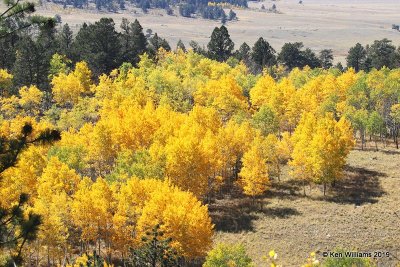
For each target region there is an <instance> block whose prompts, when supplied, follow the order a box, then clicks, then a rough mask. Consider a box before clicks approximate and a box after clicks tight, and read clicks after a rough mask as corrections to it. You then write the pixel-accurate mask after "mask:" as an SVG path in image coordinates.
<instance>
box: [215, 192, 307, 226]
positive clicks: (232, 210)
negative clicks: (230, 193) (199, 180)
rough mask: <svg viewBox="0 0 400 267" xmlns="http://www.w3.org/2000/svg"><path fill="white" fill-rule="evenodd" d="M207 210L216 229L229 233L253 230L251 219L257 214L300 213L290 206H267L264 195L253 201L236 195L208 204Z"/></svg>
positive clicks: (294, 214) (269, 215) (274, 216)
mask: <svg viewBox="0 0 400 267" xmlns="http://www.w3.org/2000/svg"><path fill="white" fill-rule="evenodd" d="M209 212H210V215H211V218H212V221H213V223H214V224H215V228H216V230H217V231H223V232H230V233H237V232H241V231H254V227H253V221H254V220H257V219H258V218H259V216H263V217H273V218H282V219H286V218H289V217H291V216H296V215H300V214H301V213H300V212H298V211H297V210H296V209H294V208H290V207H269V206H268V203H267V201H265V199H264V196H262V197H261V198H260V199H256V200H255V201H253V200H252V199H250V198H248V197H246V196H240V197H238V196H236V195H235V197H234V198H230V199H220V200H217V201H216V202H214V203H213V204H210V205H209Z"/></svg>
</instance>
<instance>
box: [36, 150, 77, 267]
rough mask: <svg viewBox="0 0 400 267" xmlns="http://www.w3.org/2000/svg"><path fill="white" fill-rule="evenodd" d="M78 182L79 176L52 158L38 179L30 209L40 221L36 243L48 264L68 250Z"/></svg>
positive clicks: (63, 255) (57, 259) (58, 258)
mask: <svg viewBox="0 0 400 267" xmlns="http://www.w3.org/2000/svg"><path fill="white" fill-rule="evenodd" d="M79 181H80V176H79V175H78V174H76V172H75V171H74V170H71V169H70V168H69V167H68V166H67V165H66V164H64V163H62V162H60V161H59V160H58V159H57V158H56V157H52V158H50V160H49V162H48V163H47V166H46V167H45V168H44V169H43V173H42V175H41V176H40V178H39V179H38V189H37V192H38V194H37V198H36V199H35V204H34V208H33V210H34V212H35V213H37V214H40V215H41V216H42V220H43V221H42V224H41V225H40V228H39V229H40V230H39V235H38V239H39V240H38V241H39V244H40V246H41V247H42V248H43V250H44V251H45V254H47V257H46V258H47V259H48V261H50V260H51V261H52V264H55V262H59V261H60V260H62V259H63V258H64V257H66V255H67V252H68V250H69V244H68V238H69V229H70V228H71V227H72V221H71V216H70V211H71V209H70V204H71V202H72V196H73V194H74V193H75V191H76V189H77V186H78V183H79ZM48 264H51V262H48Z"/></svg>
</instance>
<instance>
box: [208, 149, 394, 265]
mask: <svg viewBox="0 0 400 267" xmlns="http://www.w3.org/2000/svg"><path fill="white" fill-rule="evenodd" d="M380 147H381V150H380V151H378V152H376V151H374V148H373V147H372V144H371V147H370V148H369V149H367V150H365V151H361V150H359V149H357V148H356V149H355V150H354V151H352V152H351V154H350V156H349V159H348V166H347V168H346V175H345V176H346V178H345V180H344V181H343V182H341V183H340V184H338V185H337V187H336V188H335V189H334V190H331V191H330V192H329V194H328V196H327V197H326V198H324V197H323V195H322V191H321V190H320V188H318V187H315V186H313V187H312V188H311V191H310V188H308V189H307V190H306V194H307V196H304V195H303V189H302V187H301V185H299V184H298V183H296V182H295V181H293V180H290V179H288V178H287V175H286V176H285V175H283V179H282V181H281V182H277V183H276V185H274V186H273V187H272V190H271V191H270V192H267V193H266V194H265V196H264V198H263V202H264V208H263V210H262V211H260V210H259V209H255V210H251V209H249V208H248V207H249V204H248V203H249V202H248V200H246V199H241V200H240V201H239V202H238V201H237V199H235V198H234V199H233V200H227V199H225V200H220V201H218V202H217V204H216V205H214V206H212V210H213V212H212V214H213V216H214V217H213V219H214V222H215V220H216V218H217V222H219V223H220V224H218V223H217V225H219V231H218V234H217V235H216V238H215V242H228V243H229V242H242V243H243V244H245V246H246V248H247V249H248V252H249V253H250V255H251V257H252V258H253V260H254V261H255V262H256V263H257V266H261V264H262V256H263V255H267V253H268V251H270V250H271V249H274V250H275V251H276V252H277V254H278V262H279V264H283V266H300V265H301V264H302V263H304V262H305V259H306V258H307V257H308V256H309V253H310V252H311V251H316V252H317V258H318V259H323V257H322V252H323V251H330V250H333V249H334V248H347V249H356V250H358V251H362V252H373V251H385V252H386V251H388V252H390V253H391V256H390V257H389V258H386V257H383V258H381V259H379V264H380V265H379V266H385V267H392V266H397V265H396V264H397V263H398V261H399V260H398V259H399V258H400V246H399V242H398V236H400V229H399V227H398V223H396V222H399V220H400V208H399V207H400V197H399V196H400V174H399V168H400V161H399V159H400V152H399V151H398V150H396V149H394V148H390V147H389V148H383V147H382V146H380Z"/></svg>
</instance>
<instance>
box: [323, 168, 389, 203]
mask: <svg viewBox="0 0 400 267" xmlns="http://www.w3.org/2000/svg"><path fill="white" fill-rule="evenodd" d="M385 176H386V174H384V173H381V172H377V171H372V170H368V169H366V168H359V167H352V166H346V168H345V177H344V179H343V180H341V181H339V182H337V183H336V185H335V186H334V187H331V188H330V190H329V194H328V196H326V197H325V198H324V199H325V200H327V201H330V202H335V203H341V204H354V205H357V206H359V205H362V204H367V203H371V204H373V203H377V202H378V198H379V197H381V196H382V195H384V194H385V191H384V190H383V188H382V186H381V183H380V179H379V178H381V177H385Z"/></svg>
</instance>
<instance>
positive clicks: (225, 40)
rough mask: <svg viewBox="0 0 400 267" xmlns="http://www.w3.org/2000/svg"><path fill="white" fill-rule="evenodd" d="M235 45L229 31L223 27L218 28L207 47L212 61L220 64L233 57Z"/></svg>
mask: <svg viewBox="0 0 400 267" xmlns="http://www.w3.org/2000/svg"><path fill="white" fill-rule="evenodd" d="M234 45H235V44H234V43H233V41H232V40H231V38H230V35H229V33H228V29H227V28H226V27H225V26H223V25H222V26H221V27H220V28H218V27H216V28H215V29H214V30H213V32H212V34H211V40H210V42H209V43H208V45H207V48H208V54H209V56H210V58H211V59H215V60H217V61H220V62H222V61H226V60H227V59H228V58H229V57H230V56H231V55H232V51H233V48H234Z"/></svg>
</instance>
